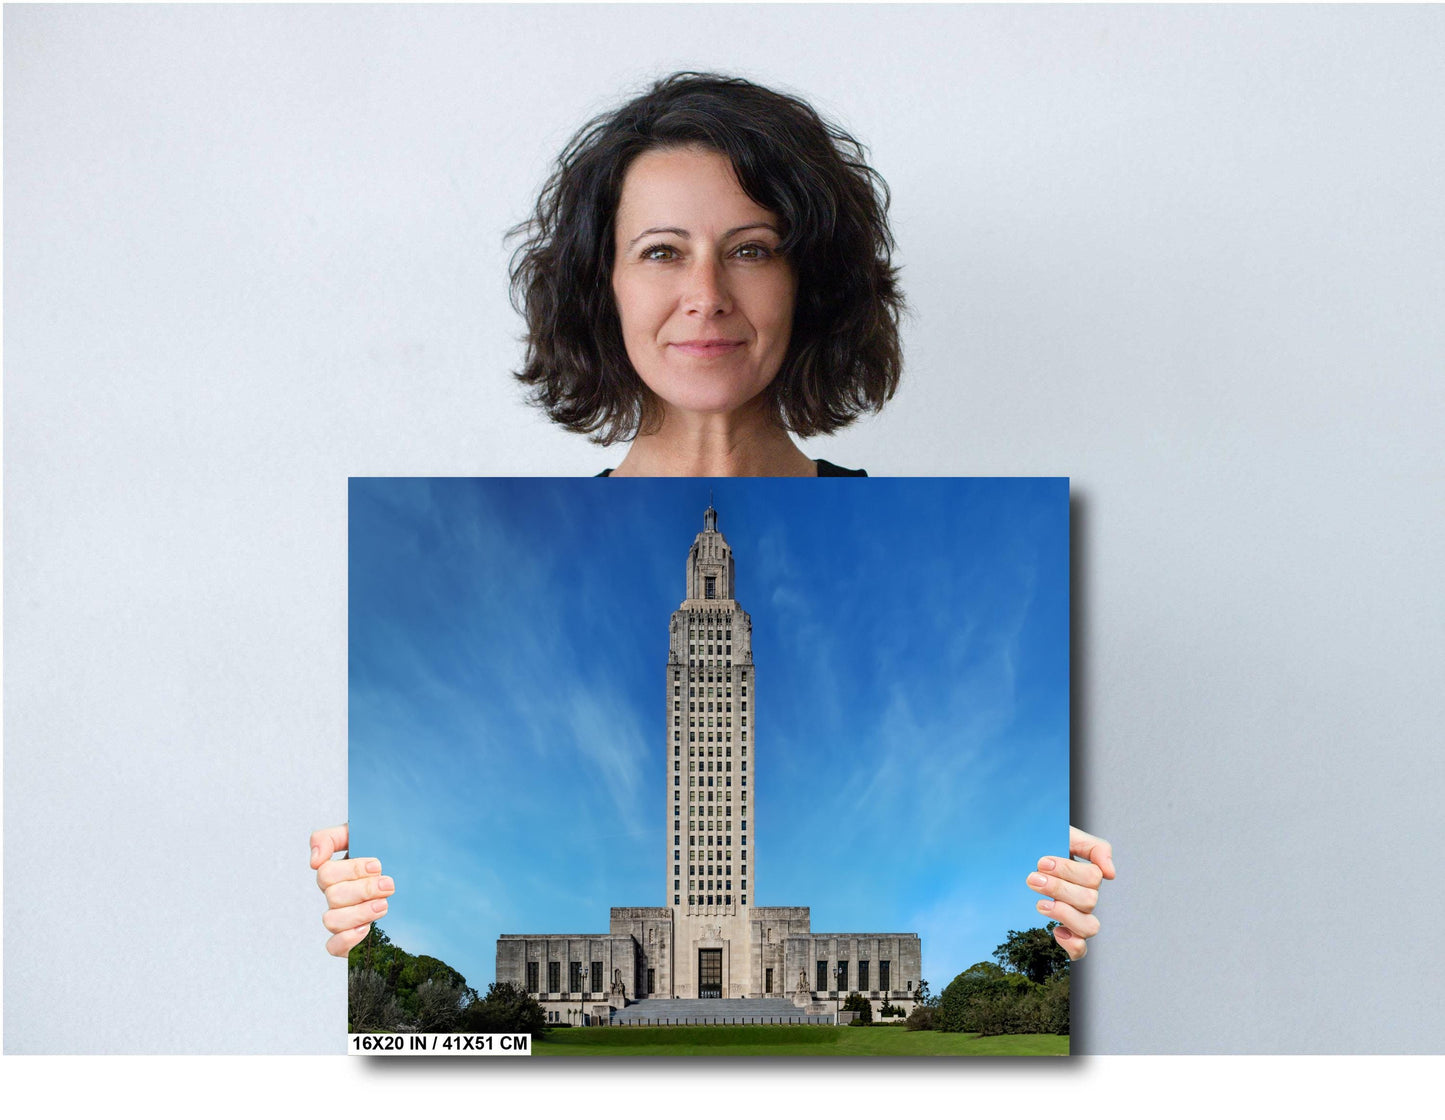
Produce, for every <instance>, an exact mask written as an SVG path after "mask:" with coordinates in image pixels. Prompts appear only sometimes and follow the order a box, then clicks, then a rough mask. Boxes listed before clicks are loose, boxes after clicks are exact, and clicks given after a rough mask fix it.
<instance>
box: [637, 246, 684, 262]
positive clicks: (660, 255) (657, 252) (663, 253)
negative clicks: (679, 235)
mask: <svg viewBox="0 0 1445 1120" xmlns="http://www.w3.org/2000/svg"><path fill="white" fill-rule="evenodd" d="M675 256H677V250H675V249H674V248H673V247H672V246H671V245H649V246H648V247H647V248H646V249H644V250H642V259H643V260H645V261H670V260H672V259H673V258H674V257H675Z"/></svg>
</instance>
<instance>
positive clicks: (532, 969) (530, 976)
mask: <svg viewBox="0 0 1445 1120" xmlns="http://www.w3.org/2000/svg"><path fill="white" fill-rule="evenodd" d="M540 971H541V969H540V968H539V967H538V965H537V962H536V961H528V962H527V991H529V992H535V991H536V990H537V974H538V973H539V972H540Z"/></svg>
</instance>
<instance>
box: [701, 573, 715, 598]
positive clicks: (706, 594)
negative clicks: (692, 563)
mask: <svg viewBox="0 0 1445 1120" xmlns="http://www.w3.org/2000/svg"><path fill="white" fill-rule="evenodd" d="M705 578H706V581H707V585H706V587H705V588H704V591H703V598H704V599H716V598H717V577H716V576H707V577H705Z"/></svg>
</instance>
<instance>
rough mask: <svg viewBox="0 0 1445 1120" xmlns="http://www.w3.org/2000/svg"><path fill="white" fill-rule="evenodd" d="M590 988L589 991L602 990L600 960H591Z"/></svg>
mask: <svg viewBox="0 0 1445 1120" xmlns="http://www.w3.org/2000/svg"><path fill="white" fill-rule="evenodd" d="M590 990H591V991H594V992H600V991H601V990H602V962H601V961H593V962H592V987H591V989H590Z"/></svg>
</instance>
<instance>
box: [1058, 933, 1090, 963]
mask: <svg viewBox="0 0 1445 1120" xmlns="http://www.w3.org/2000/svg"><path fill="white" fill-rule="evenodd" d="M1054 940H1055V941H1057V942H1058V943H1059V948H1061V949H1062V950H1063V951H1064V952H1066V953H1068V954H1069V960H1071V961H1076V960H1078V959H1079V958H1080V957H1082V956H1083V955H1084V954H1085V953H1087V952H1088V951H1089V945H1088V942H1086V941H1085V940H1084V939H1083V938H1082V937H1080V936H1079V935H1078V934H1076V933H1075V932H1074V931H1073V930H1071V929H1069V928H1068V927H1067V926H1055V927H1054Z"/></svg>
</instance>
